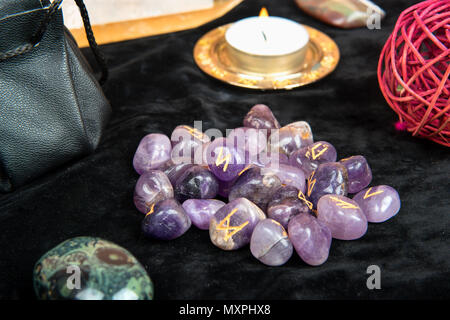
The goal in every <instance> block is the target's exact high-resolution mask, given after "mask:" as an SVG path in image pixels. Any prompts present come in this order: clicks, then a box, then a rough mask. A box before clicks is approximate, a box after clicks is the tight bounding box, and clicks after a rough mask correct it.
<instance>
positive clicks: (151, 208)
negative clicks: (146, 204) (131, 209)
mask: <svg viewBox="0 0 450 320" xmlns="http://www.w3.org/2000/svg"><path fill="white" fill-rule="evenodd" d="M154 211H155V203H154V204H152V206H151V207H150V211H149V212H147V214H146V215H145V216H148V215H150V214H152V213H153V212H154Z"/></svg>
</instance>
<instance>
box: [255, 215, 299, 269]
mask: <svg viewBox="0 0 450 320" xmlns="http://www.w3.org/2000/svg"><path fill="white" fill-rule="evenodd" d="M250 251H251V252H252V255H253V256H254V257H255V258H256V259H258V260H259V261H261V262H262V263H264V264H266V265H268V266H281V265H283V264H285V263H286V262H287V261H288V260H289V258H290V257H291V256H292V251H293V249H292V244H291V241H290V240H289V238H288V234H287V233H286V230H285V229H284V228H283V226H282V225H280V224H279V223H278V222H276V221H275V220H272V219H264V220H262V221H260V222H259V223H258V224H257V225H256V227H255V229H254V230H253V234H252V238H251V240H250Z"/></svg>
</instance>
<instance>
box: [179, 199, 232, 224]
mask: <svg viewBox="0 0 450 320" xmlns="http://www.w3.org/2000/svg"><path fill="white" fill-rule="evenodd" d="M224 205H225V202H222V201H220V200H216V199H188V200H186V201H185V202H183V208H184V210H185V211H186V213H187V215H188V216H189V218H190V219H191V221H192V224H193V225H194V226H196V227H197V228H199V229H202V230H208V229H209V223H210V221H211V217H212V216H213V215H214V214H215V213H216V212H217V210H219V209H220V208H222V207H223V206H224Z"/></svg>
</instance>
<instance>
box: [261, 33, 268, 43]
mask: <svg viewBox="0 0 450 320" xmlns="http://www.w3.org/2000/svg"><path fill="white" fill-rule="evenodd" d="M261 33H262V35H263V37H264V41H265V42H267V36H266V34H265V32H264V31H261Z"/></svg>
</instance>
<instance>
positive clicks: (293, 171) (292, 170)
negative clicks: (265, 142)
mask: <svg viewBox="0 0 450 320" xmlns="http://www.w3.org/2000/svg"><path fill="white" fill-rule="evenodd" d="M264 169H265V170H267V171H268V172H273V173H274V174H275V175H276V176H277V177H278V178H280V180H281V183H282V184H283V185H288V186H294V187H296V188H297V189H298V190H301V191H302V192H305V185H306V180H305V174H304V172H303V170H301V169H299V168H296V167H293V166H289V165H285V164H279V165H274V164H272V163H271V164H270V165H269V166H267V167H265V168H264Z"/></svg>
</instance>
